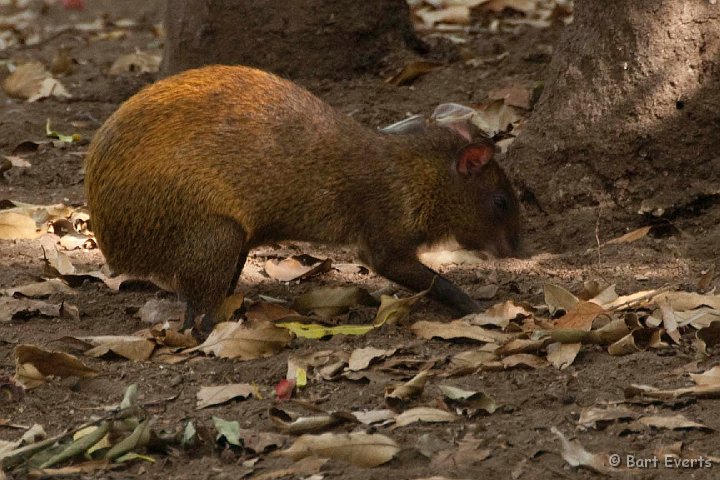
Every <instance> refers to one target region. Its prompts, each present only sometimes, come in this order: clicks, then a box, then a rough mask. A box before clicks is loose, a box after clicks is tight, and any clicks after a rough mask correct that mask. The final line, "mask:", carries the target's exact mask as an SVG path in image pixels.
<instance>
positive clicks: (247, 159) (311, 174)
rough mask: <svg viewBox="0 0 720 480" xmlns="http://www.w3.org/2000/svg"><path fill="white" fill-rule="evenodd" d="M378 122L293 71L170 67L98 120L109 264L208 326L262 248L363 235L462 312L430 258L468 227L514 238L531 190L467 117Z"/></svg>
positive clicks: (95, 215)
mask: <svg viewBox="0 0 720 480" xmlns="http://www.w3.org/2000/svg"><path fill="white" fill-rule="evenodd" d="M404 123H405V125H404V126H403V125H400V126H398V127H395V128H390V129H386V130H384V131H375V130H372V129H370V128H367V127H364V126H362V125H360V124H359V123H357V122H356V121H354V120H353V119H351V118H350V117H348V116H346V115H343V114H341V113H339V112H337V111H336V110H334V109H333V108H331V107H330V106H329V105H327V104H326V103H324V102H323V101H321V100H320V99H318V98H317V97H315V96H314V95H312V94H310V93H309V92H308V91H306V90H304V89H303V88H301V87H299V86H297V85H295V84H294V83H292V82H289V81H286V80H283V79H281V78H279V77H276V76H274V75H272V74H269V73H266V72H262V71H259V70H255V69H252V68H246V67H239V66H238V67H227V66H212V67H205V68H201V69H197V70H190V71H187V72H184V73H181V74H179V75H176V76H173V77H170V78H167V79H164V80H161V81H159V82H157V83H155V84H153V85H150V86H149V87H147V88H145V89H143V90H142V91H141V92H139V93H138V94H136V95H135V96H133V97H132V98H130V99H129V100H128V101H127V102H125V103H124V104H123V105H122V106H121V107H120V108H119V109H118V110H117V111H116V112H115V113H114V114H113V115H112V116H111V117H110V118H109V119H108V120H107V121H106V122H105V124H104V125H103V126H102V127H101V128H100V130H98V132H97V134H96V135H95V138H94V139H93V141H92V143H91V145H90V149H89V151H88V155H87V160H86V178H85V185H86V192H87V197H88V204H89V206H90V209H91V213H92V224H93V228H94V231H95V234H96V236H97V240H98V243H99V245H100V248H101V250H102V251H103V253H104V254H105V256H106V259H107V262H108V264H109V265H110V267H111V268H112V269H113V270H115V271H117V272H126V273H132V274H136V275H143V276H147V277H151V278H155V279H158V280H159V281H160V282H162V283H163V284H164V285H169V286H172V287H173V288H174V289H176V290H177V291H178V292H179V293H180V294H181V295H182V296H183V297H184V298H185V299H186V300H187V304H188V309H187V313H186V318H185V326H186V327H189V326H192V325H193V322H194V320H195V317H196V316H197V315H199V314H202V313H205V314H206V315H205V319H206V320H205V323H204V327H205V329H208V328H210V327H211V326H212V322H213V321H214V318H215V317H216V315H217V313H218V309H219V307H220V305H221V303H222V300H223V299H224V297H225V295H226V294H227V293H228V292H229V291H233V290H234V288H235V286H236V284H237V280H238V277H239V275H240V272H241V271H242V268H243V264H244V263H245V259H246V257H247V254H248V252H249V250H250V249H252V248H254V247H256V246H258V245H262V244H267V243H270V242H277V241H282V240H296V241H309V242H321V243H328V244H354V245H356V246H357V248H358V251H359V253H360V256H361V258H362V259H363V260H364V261H365V262H367V263H368V264H369V265H370V266H371V267H372V268H373V269H374V270H375V271H376V272H377V273H379V274H380V275H383V276H385V277H386V278H388V279H390V280H393V281H396V282H397V283H399V284H401V285H404V286H405V287H408V288H410V289H413V290H421V289H426V288H428V287H429V286H430V285H431V284H432V286H433V287H432V292H431V293H432V295H433V296H434V297H435V298H436V299H438V300H440V301H441V302H443V303H445V304H447V305H448V306H450V307H452V308H453V309H455V310H456V311H457V312H458V313H469V312H473V311H476V310H477V304H476V303H475V302H474V301H473V300H472V299H471V298H470V297H469V296H468V295H467V294H465V293H464V292H463V291H462V290H460V289H458V288H457V287H456V286H455V285H453V284H452V283H450V282H449V281H448V280H446V279H445V278H443V277H441V276H439V275H438V274H437V273H436V272H434V271H432V270H431V269H429V268H427V267H425V266H424V265H422V264H421V263H420V262H419V261H418V259H417V249H418V247H419V246H421V245H423V244H431V243H434V242H437V241H439V240H441V239H443V238H448V237H454V238H456V239H457V240H458V242H459V243H460V244H461V245H462V246H464V247H465V248H469V249H488V250H493V249H494V250H495V251H496V252H495V253H497V254H499V255H507V254H511V253H512V252H513V251H514V250H515V249H516V248H517V244H518V242H519V230H520V220H519V208H518V202H517V198H516V197H515V194H514V193H513V189H512V187H511V185H510V183H509V181H508V179H507V177H506V176H505V174H504V172H503V171H502V169H501V168H500V166H499V165H498V164H497V162H496V161H495V160H494V152H495V149H494V145H493V144H492V142H491V141H490V140H488V139H486V138H483V137H482V136H481V135H477V132H475V131H473V128H472V127H471V125H469V123H468V122H466V121H462V120H460V121H448V122H443V123H441V122H433V121H427V120H425V119H424V118H421V117H418V118H417V119H415V120H413V121H410V122H404Z"/></svg>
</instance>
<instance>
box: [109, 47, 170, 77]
mask: <svg viewBox="0 0 720 480" xmlns="http://www.w3.org/2000/svg"><path fill="white" fill-rule="evenodd" d="M161 60H162V57H161V56H160V55H152V54H150V53H146V52H139V51H138V52H135V53H128V54H125V55H122V56H120V57H118V59H117V60H115V61H114V62H113V64H112V66H111V67H110V70H109V71H108V73H109V74H110V75H120V74H122V73H127V72H131V73H135V74H139V73H155V72H157V71H159V70H160V61H161Z"/></svg>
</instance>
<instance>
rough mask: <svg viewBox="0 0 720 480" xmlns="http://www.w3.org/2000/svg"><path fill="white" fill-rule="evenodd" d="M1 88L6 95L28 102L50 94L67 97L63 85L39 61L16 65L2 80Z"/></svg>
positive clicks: (68, 95)
mask: <svg viewBox="0 0 720 480" xmlns="http://www.w3.org/2000/svg"><path fill="white" fill-rule="evenodd" d="M3 90H5V93H7V94H8V96H11V97H15V98H21V99H23V100H27V101H28V102H35V101H37V100H40V99H43V98H47V97H50V96H55V97H65V98H69V97H71V95H70V94H69V93H68V91H67V90H65V87H64V86H63V85H62V84H61V83H60V82H59V81H57V80H55V79H54V78H52V76H51V75H50V72H48V71H47V70H45V66H44V65H43V64H42V63H39V62H30V63H25V64H23V65H20V66H18V67H17V68H16V69H15V71H14V72H13V73H11V74H10V75H9V76H8V77H7V78H6V79H5V81H4V82H3Z"/></svg>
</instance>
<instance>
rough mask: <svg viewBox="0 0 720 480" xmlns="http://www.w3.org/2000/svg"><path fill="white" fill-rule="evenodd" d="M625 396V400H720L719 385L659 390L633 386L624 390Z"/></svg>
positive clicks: (644, 386)
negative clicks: (690, 398) (691, 398)
mask: <svg viewBox="0 0 720 480" xmlns="http://www.w3.org/2000/svg"><path fill="white" fill-rule="evenodd" d="M625 396H626V397H627V398H632V397H636V396H643V397H647V398H657V399H660V400H674V399H676V398H683V397H697V398H720V385H696V386H694V387H685V388H676V389H673V390H661V389H659V388H655V387H651V386H650V385H638V384H633V385H631V386H630V387H628V388H626V389H625Z"/></svg>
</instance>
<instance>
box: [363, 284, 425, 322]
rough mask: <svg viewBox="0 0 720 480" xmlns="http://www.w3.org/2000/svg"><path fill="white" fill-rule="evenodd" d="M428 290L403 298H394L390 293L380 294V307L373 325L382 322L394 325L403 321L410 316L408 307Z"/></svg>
mask: <svg viewBox="0 0 720 480" xmlns="http://www.w3.org/2000/svg"><path fill="white" fill-rule="evenodd" d="M428 292H430V290H423V291H422V292H418V293H416V294H415V295H412V296H410V297H405V298H395V297H391V296H390V295H382V296H381V297H380V307H379V308H378V311H377V314H375V320H373V325H376V326H380V325H384V324H386V323H387V324H388V325H395V324H397V323H401V322H404V321H405V320H406V319H407V318H408V317H409V316H410V309H411V308H412V306H413V305H415V303H417V301H418V300H420V299H421V298H423V297H424V296H425V295H427V294H428Z"/></svg>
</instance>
